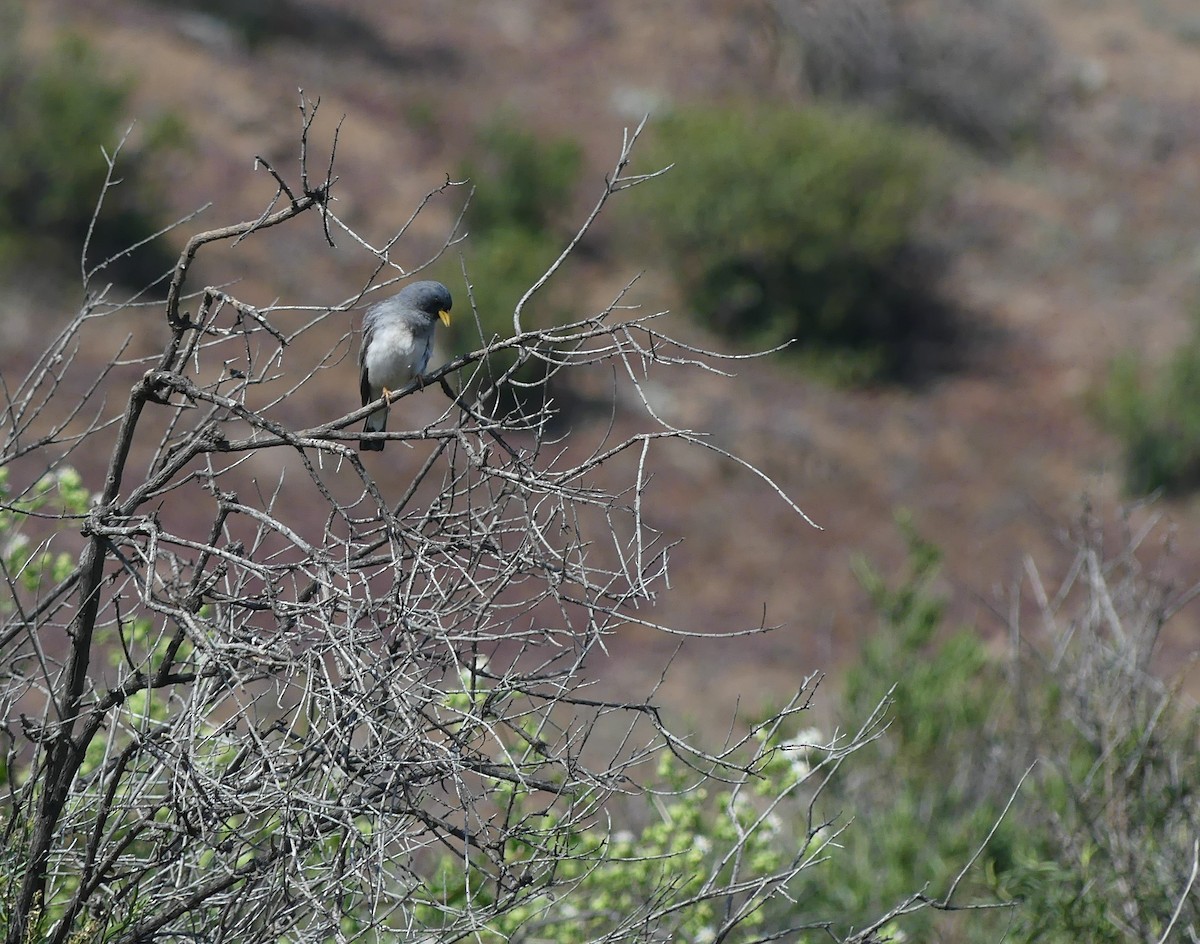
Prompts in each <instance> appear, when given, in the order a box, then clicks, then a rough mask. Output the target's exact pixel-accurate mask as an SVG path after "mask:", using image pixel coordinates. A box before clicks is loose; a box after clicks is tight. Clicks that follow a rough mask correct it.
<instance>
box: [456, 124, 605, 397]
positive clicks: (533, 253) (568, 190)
mask: <svg viewBox="0 0 1200 944" xmlns="http://www.w3.org/2000/svg"><path fill="white" fill-rule="evenodd" d="M581 160H582V154H581V151H580V149H579V145H578V144H576V143H575V142H574V141H571V140H570V139H567V138H559V139H556V140H549V141H545V140H542V139H541V138H539V137H538V136H537V135H535V134H533V133H532V132H529V131H527V130H524V129H522V128H519V127H516V126H514V125H512V124H511V123H508V122H498V123H496V124H493V125H490V126H489V127H487V128H485V129H484V130H483V132H482V133H481V134H480V137H479V143H478V146H477V149H476V152H475V154H474V155H473V157H472V158H471V159H470V160H469V161H467V162H466V163H465V164H464V165H463V167H462V168H461V173H462V175H463V176H464V177H466V178H469V179H470V180H471V182H472V184H473V186H474V193H473V195H472V197H471V203H470V206H469V207H468V208H467V215H466V226H467V231H468V234H469V235H468V240H467V243H466V247H465V249H464V256H465V261H466V268H467V274H468V276H469V278H470V280H471V284H472V287H473V294H474V299H475V307H476V312H477V313H478V317H479V321H478V323H476V322H475V321H474V319H473V318H472V317H471V315H470V313H469V312H466V311H464V312H463V313H462V314H459V313H458V309H457V307H456V317H455V319H454V321H453V323H452V324H451V328H450V332H449V344H450V345H451V347H452V348H453V349H454V350H462V351H470V350H477V349H478V348H479V347H481V346H483V345H484V344H486V343H488V342H490V341H492V340H494V339H496V338H506V337H508V336H509V335H510V334H511V333H512V317H513V309H514V308H515V307H516V305H517V302H518V301H520V299H521V297H522V295H524V293H525V291H526V290H527V289H528V288H529V286H530V285H532V284H533V283H534V281H535V280H536V279H537V278H538V277H539V276H540V275H541V274H542V273H543V272H544V271H545V270H546V267H547V266H549V265H550V263H551V262H553V261H554V259H555V257H556V256H557V255H558V253H559V252H561V251H562V248H563V246H564V245H566V242H567V233H566V227H565V226H564V223H563V219H564V213H565V211H566V210H568V209H569V204H570V201H571V196H572V192H573V190H574V187H575V181H576V179H577V177H578V174H579V169H580V165H581ZM446 279H447V281H451V280H452V276H450V275H449V273H447V275H446ZM463 307H464V308H465V306H463ZM555 311H556V308H555V302H554V300H553V299H552V298H549V297H546V296H543V297H539V298H536V299H535V300H533V302H532V303H531V304H530V305H529V306H527V308H526V309H525V312H524V322H525V324H527V325H529V326H530V327H548V326H549V325H551V324H553V323H554V321H555V320H556V318H555ZM515 358H516V354H515V353H514V352H513V351H511V350H508V351H499V352H496V353H495V354H493V355H492V356H491V357H489V358H488V359H487V361H486V362H485V363H484V364H483V365H482V367H481V370H480V373H479V375H478V378H477V383H479V384H480V385H486V384H487V383H488V382H489V380H490V379H493V378H495V377H497V376H499V375H500V374H502V373H503V372H504V371H506V370H507V369H508V368H509V367H511V366H512V364H513V362H514V360H515ZM545 374H546V369H545V365H544V364H543V363H542V362H541V361H538V360H532V361H530V362H529V363H528V364H527V365H526V367H525V368H524V369H523V370H522V373H521V375H520V376H519V377H518V378H517V379H518V380H519V381H520V382H523V383H526V384H531V385H533V387H534V389H539V388H540V384H541V381H542V380H543V379H544V378H545Z"/></svg>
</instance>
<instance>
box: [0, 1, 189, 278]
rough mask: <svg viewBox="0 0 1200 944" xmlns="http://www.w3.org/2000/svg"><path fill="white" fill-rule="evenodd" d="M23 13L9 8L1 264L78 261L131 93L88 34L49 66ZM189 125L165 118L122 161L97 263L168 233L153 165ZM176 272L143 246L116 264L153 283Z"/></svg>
mask: <svg viewBox="0 0 1200 944" xmlns="http://www.w3.org/2000/svg"><path fill="white" fill-rule="evenodd" d="M19 25H20V15H19V13H18V12H17V11H16V9H15V8H14V7H12V6H11V5H7V4H6V5H5V6H4V7H3V8H0V114H3V115H4V134H3V135H0V261H3V260H6V259H7V260H8V261H10V262H19V261H20V260H22V259H25V258H30V257H33V256H36V255H41V254H44V253H45V252H47V251H49V252H50V253H51V254H52V255H55V254H58V255H66V256H73V255H76V254H77V253H78V251H79V247H80V246H81V245H82V244H83V241H84V239H85V238H87V236H88V230H89V226H90V225H91V222H92V217H93V213H94V211H95V208H96V203H97V200H98V199H99V198H100V195H101V191H102V188H103V184H104V179H105V174H106V172H107V166H106V163H105V159H104V151H107V152H108V153H109V154H110V155H111V154H112V153H113V152H114V150H115V148H116V146H117V144H118V142H119V141H120V139H121V137H122V135H123V134H124V131H125V129H126V128H127V127H128V125H129V120H128V118H127V117H126V110H127V104H128V98H129V85H128V83H127V82H125V81H121V80H118V79H113V78H110V77H109V75H108V74H107V72H106V70H105V69H104V68H103V67H102V64H101V62H100V60H99V58H98V57H97V55H96V53H95V52H94V51H93V50H92V48H91V47H90V46H88V45H87V43H86V42H84V40H83V39H82V38H80V37H78V36H71V35H68V36H64V37H62V38H61V39H60V40H59V41H58V43H57V44H56V45H55V46H54V48H53V49H52V50H51V51H50V52H49V53H48V54H46V55H45V57H44V58H37V57H34V56H33V55H31V54H29V53H26V52H25V51H24V50H23V49H22V47H21V45H20V29H19ZM182 135H183V131H182V125H181V124H180V122H179V120H178V119H177V118H175V117H173V116H168V117H164V118H163V119H160V120H159V121H157V122H155V123H153V124H152V125H151V126H149V127H147V128H146V129H145V133H144V134H143V135H141V137H140V139H139V143H138V145H137V147H136V149H135V148H132V147H131V148H128V149H127V150H126V151H124V152H123V153H122V158H121V169H120V172H119V173H118V174H117V177H119V178H121V180H122V183H121V184H120V185H119V186H116V187H113V188H111V189H110V190H109V191H108V193H107V195H106V197H105V206H104V210H103V212H102V213H101V215H100V217H99V219H98V220H97V224H96V227H95V230H94V232H93V233H92V234H91V242H90V246H89V250H90V251H89V260H90V261H91V262H92V263H93V264H94V263H98V262H102V261H104V260H105V259H107V258H109V257H110V256H113V255H115V254H117V253H119V252H121V251H122V250H125V249H127V248H129V247H130V246H132V245H133V244H134V243H136V242H139V241H141V240H143V239H146V238H147V237H149V236H150V235H151V234H153V233H154V232H155V231H156V230H157V229H158V228H159V226H158V225H157V224H156V223H155V222H154V221H153V219H152V214H151V212H150V211H149V207H150V206H151V205H152V204H153V198H154V189H153V185H152V184H151V183H150V178H151V176H152V175H151V172H150V171H151V167H152V166H153V164H154V162H155V161H156V160H157V159H159V158H160V157H161V156H162V155H163V154H165V153H166V151H167V150H168V149H170V148H172V147H174V146H176V145H177V144H178V143H179V142H180V140H181V139H182ZM168 264H169V260H167V259H166V258H165V257H164V256H163V255H161V250H158V251H156V250H154V249H151V248H148V247H142V248H141V249H140V250H138V251H137V252H136V253H134V254H133V255H131V256H128V257H125V258H122V259H121V260H119V261H118V262H117V263H114V265H115V266H116V267H117V269H116V271H117V273H118V274H119V275H120V276H122V277H125V278H129V279H142V280H147V281H148V280H149V279H151V278H154V277H156V276H158V275H160V274H161V273H162V272H163V271H165V270H166V268H167V266H168Z"/></svg>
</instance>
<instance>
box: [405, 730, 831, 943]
mask: <svg viewBox="0 0 1200 944" xmlns="http://www.w3.org/2000/svg"><path fill="white" fill-rule="evenodd" d="M806 733H808V732H801V735H800V736H801V738H803V737H804V735H805V734H806ZM760 747H761V749H762V751H763V754H762V756H763V758H764V761H763V763H762V764H761V765H760V767H759V769H758V777H757V778H756V781H755V782H756V784H757V787H755V788H754V789H749V788H746V787H744V786H742V787H738V786H728V785H726V786H722V787H721V788H720V789H716V787H717V786H718V784H717V783H716V782H713V783H712V784H711V786H698V785H697V773H696V771H695V770H694V769H691V768H689V767H687V766H686V765H684V764H683V763H682V762H680V761H679V759H678V758H676V757H675V756H674V755H672V754H670V753H668V752H664V753H662V754H661V755H660V756H659V763H658V767H657V769H656V771H655V772H654V777H653V780H652V783H651V784H650V785H649V786H650V792H649V793H648V794H646V795H645V799H646V801H647V802H646V807H645V809H644V810H642V811H641V814H640V816H638V815H635V816H634V817H633V818H632V819H633V821H634V822H633V826H634V828H628V829H619V830H613V829H611V828H610V826H609V824H608V823H606V822H604V821H597V822H596V824H595V825H593V826H590V827H588V828H584V829H576V830H571V831H569V833H568V834H567V836H566V840H565V842H563V843H561V844H560V845H558V846H556V847H555V848H554V849H552V850H551V849H547V848H545V847H544V846H543V845H540V844H539V842H538V841H537V839H538V837H539V836H541V835H543V834H545V833H549V832H553V831H554V830H555V827H556V825H557V822H556V819H555V817H556V816H557V814H556V812H555V811H554V809H553V808H544V807H543V806H542V805H540V804H539V803H538V801H537V798H536V794H534V793H533V792H530V791H526V790H522V789H520V788H517V787H515V786H513V785H503V786H502V787H501V788H500V791H499V793H498V795H497V797H496V803H497V805H498V806H499V807H500V808H502V809H506V810H507V811H508V813H509V815H510V816H511V817H514V818H516V819H519V820H525V821H529V822H531V823H533V822H536V823H538V828H537V830H536V832H535V831H534V830H530V832H529V837H530V838H529V840H523V839H514V840H512V841H510V843H509V848H508V849H507V851H506V855H505V860H506V862H508V863H509V864H510V867H511V870H512V871H513V872H514V873H521V872H524V873H525V874H526V875H528V876H530V877H531V878H530V880H529V881H528V882H527V884H526V885H525V887H524V889H523V891H522V893H521V894H522V896H523V897H522V900H521V902H520V903H519V904H517V905H516V906H512V905H511V903H510V906H509V907H506V908H504V909H502V910H501V911H500V913H499V914H498V916H497V917H496V918H495V919H494V920H493V921H492V922H490V923H489V924H488V926H487V927H486V928H484V929H482V931H481V938H480V939H481V940H487V941H492V940H494V941H497V942H499V941H506V940H513V939H515V938H517V937H519V936H520V934H521V933H522V932H523V931H525V932H527V930H528V929H529V928H531V927H536V928H537V939H538V940H539V941H544V942H546V944H573V942H576V941H580V940H589V941H590V940H609V939H612V940H625V939H629V938H628V937H627V936H629V935H632V936H633V937H634V938H636V937H637V934H638V933H639V932H644V930H645V929H653V931H654V933H655V935H658V936H661V938H662V939H663V940H671V941H679V942H684V944H690V942H694V944H707V942H710V941H712V940H714V939H715V938H716V936H717V933H718V930H719V929H721V928H722V926H723V925H725V924H726V923H727V922H728V923H729V925H730V927H736V928H737V929H738V933H740V934H742V935H750V936H751V937H753V936H755V935H756V934H758V933H762V932H768V933H769V932H770V931H772V930H776V929H778V928H779V927H783V926H786V924H787V923H788V922H790V921H794V920H795V917H796V916H795V913H794V910H793V909H791V908H788V909H786V910H785V911H781V910H780V904H779V902H778V901H776V900H775V898H774V897H773V896H772V895H769V894H768V893H769V892H770V891H771V889H772V888H773V887H774V886H775V885H776V884H781V883H780V882H776V881H774V879H775V877H776V876H784V875H787V874H788V872H789V869H790V868H791V865H792V863H793V862H801V863H804V867H806V868H807V867H810V866H817V865H819V864H820V862H821V861H822V860H823V857H824V856H825V854H826V853H827V851H828V848H829V847H828V844H827V839H826V838H825V837H823V836H822V835H821V834H820V831H819V830H814V832H813V833H812V834H810V835H809V836H808V837H807V838H801V839H800V840H799V842H800V847H799V849H797V847H796V843H797V837H796V830H797V829H802V828H803V824H804V821H805V818H804V805H803V804H804V802H805V801H806V800H807V798H808V796H809V795H810V792H809V783H808V782H809V781H810V778H812V779H814V780H815V779H816V778H814V777H813V774H814V771H815V770H816V769H817V768H818V767H819V766H820V764H821V763H822V762H823V759H824V758H825V756H826V754H825V752H824V749H822V748H819V747H808V746H803V747H802V746H798V745H796V744H788V743H785V741H784V739H783V738H782V737H780V736H779V732H778V731H776V732H774V733H764V734H763V735H762V736H761V738H760ZM810 760H811V761H812V763H811V764H810ZM638 823H640V825H637V824H638ZM539 875H552V877H553V881H552V882H546V883H544V884H543V883H542V882H540V881H538V880H535V879H533V878H532V877H533V876H539ZM729 884H732V885H740V886H741V887H742V888H744V890H745V891H744V892H743V893H741V894H738V895H736V896H732V900H731V899H730V897H728V896H725V895H714V894H711V893H710V890H711V889H714V888H721V887H724V886H725V885H729ZM782 884H787V883H786V882H782ZM494 888H495V883H494V882H492V881H491V880H490V879H489V876H487V875H485V874H483V873H482V872H480V871H479V870H477V869H474V868H472V867H470V866H468V867H467V868H466V869H464V864H463V862H462V861H461V860H459V859H456V858H452V857H444V858H442V859H440V860H438V862H437V863H436V864H435V866H434V867H433V869H432V870H431V872H430V875H429V884H428V887H427V890H426V895H425V902H424V904H423V905H421V907H420V908H418V909H417V912H416V915H417V918H418V921H419V923H420V924H421V926H422V927H424V928H426V929H429V930H432V931H436V929H437V928H438V927H440V926H441V925H442V924H443V923H444V922H445V921H446V920H447V919H453V918H455V917H457V916H458V915H460V914H461V913H463V912H465V911H467V910H474V911H476V912H481V913H486V912H487V910H488V909H489V908H490V907H492V906H494V905H495V904H496V903H497V902H496V899H497V895H496V893H495V891H494ZM768 899H770V900H768ZM739 939H741V938H739Z"/></svg>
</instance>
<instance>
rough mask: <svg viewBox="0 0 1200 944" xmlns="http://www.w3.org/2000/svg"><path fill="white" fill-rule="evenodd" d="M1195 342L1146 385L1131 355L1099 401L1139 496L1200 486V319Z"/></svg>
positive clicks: (1115, 369)
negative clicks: (1157, 491) (1119, 442)
mask: <svg viewBox="0 0 1200 944" xmlns="http://www.w3.org/2000/svg"><path fill="white" fill-rule="evenodd" d="M1197 317H1198V323H1197V326H1196V330H1195V332H1194V333H1193V336H1192V338H1191V339H1190V340H1189V341H1188V342H1187V343H1186V344H1184V345H1183V346H1182V347H1180V348H1179V349H1178V350H1177V351H1176V352H1175V353H1174V355H1173V356H1172V357H1171V359H1170V360H1169V361H1168V362H1167V363H1166V364H1165V365H1164V366H1163V367H1162V368H1161V369H1160V370H1159V371H1158V372H1157V373H1156V374H1155V375H1154V377H1153V378H1151V379H1150V380H1147V379H1146V378H1145V376H1144V371H1143V369H1142V367H1141V365H1140V364H1139V362H1138V360H1137V359H1136V358H1134V357H1133V356H1130V355H1126V356H1123V357H1119V358H1117V359H1116V360H1115V361H1114V362H1113V364H1112V366H1111V368H1110V369H1109V373H1108V379H1107V383H1106V384H1105V386H1104V388H1103V389H1102V390H1101V391H1100V393H1099V395H1098V397H1097V398H1096V408H1097V412H1098V415H1099V417H1100V420H1101V422H1102V423H1103V424H1104V425H1105V426H1106V427H1107V428H1108V429H1109V430H1110V431H1111V432H1112V433H1113V434H1115V435H1116V436H1117V438H1118V439H1120V441H1121V445H1122V448H1123V450H1124V466H1125V487H1126V489H1127V490H1128V491H1129V492H1130V493H1131V494H1135V495H1143V494H1147V493H1149V492H1153V491H1155V490H1156V489H1162V490H1163V491H1164V492H1167V493H1168V494H1183V493H1186V492H1193V491H1195V490H1196V488H1197V487H1198V486H1200V315H1198V316H1197Z"/></svg>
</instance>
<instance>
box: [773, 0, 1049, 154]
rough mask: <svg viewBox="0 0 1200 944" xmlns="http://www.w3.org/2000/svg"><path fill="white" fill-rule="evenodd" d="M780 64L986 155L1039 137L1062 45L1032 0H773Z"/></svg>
mask: <svg viewBox="0 0 1200 944" xmlns="http://www.w3.org/2000/svg"><path fill="white" fill-rule="evenodd" d="M766 6H767V10H768V16H769V17H770V20H771V22H772V28H773V33H774V35H775V37H776V45H777V47H778V48H779V56H778V59H779V62H780V63H781V65H782V67H783V68H784V69H785V70H788V71H792V72H795V73H797V74H798V75H799V77H800V79H801V83H802V85H803V86H804V87H805V88H806V89H807V90H808V91H809V92H810V93H812V94H815V95H818V96H825V97H829V96H832V97H836V98H840V99H845V100H848V101H853V102H861V103H865V104H868V105H872V106H877V107H882V108H885V109H888V110H891V111H894V112H896V113H898V114H900V115H902V116H904V117H906V118H909V119H912V120H915V121H920V122H925V123H927V124H931V125H934V126H936V127H938V128H940V129H942V130H944V131H945V132H947V133H948V134H951V135H953V136H955V137H957V138H959V139H961V140H964V141H966V142H968V143H970V144H971V145H972V146H975V147H978V148H981V149H983V150H986V151H993V152H999V153H1002V152H1005V151H1008V150H1010V149H1011V148H1012V147H1013V146H1014V145H1016V144H1017V143H1019V142H1020V141H1021V140H1023V139H1027V138H1033V137H1036V136H1037V135H1038V134H1039V133H1040V132H1041V131H1042V130H1043V126H1044V123H1045V118H1046V114H1047V110H1048V107H1049V105H1050V101H1051V98H1052V95H1053V91H1054V83H1055V68H1056V64H1057V60H1058V52H1057V47H1056V45H1055V43H1054V41H1053V38H1052V36H1051V33H1050V29H1049V27H1048V26H1047V25H1046V23H1045V22H1044V20H1043V19H1042V17H1041V16H1040V14H1038V13H1037V12H1036V10H1035V8H1034V7H1032V6H1031V5H1029V4H1028V3H1026V2H1025V0H921V2H900V0H767V3H766Z"/></svg>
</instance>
